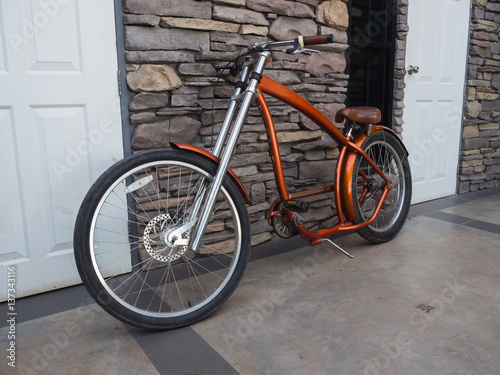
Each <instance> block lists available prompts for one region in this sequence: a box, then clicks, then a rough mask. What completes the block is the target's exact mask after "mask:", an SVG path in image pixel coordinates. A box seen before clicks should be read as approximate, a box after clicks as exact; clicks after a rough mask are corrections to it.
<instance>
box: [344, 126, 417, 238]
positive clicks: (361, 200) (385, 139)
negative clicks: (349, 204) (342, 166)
mask: <svg viewBox="0 0 500 375" xmlns="http://www.w3.org/2000/svg"><path fill="white" fill-rule="evenodd" d="M361 149H362V150H363V151H365V152H366V153H367V154H368V156H369V157H370V158H371V159H373V161H374V162H375V163H376V164H377V166H378V167H379V168H380V169H381V170H382V171H383V172H384V174H385V175H386V176H387V177H388V178H389V179H390V180H391V181H392V188H391V190H390V191H389V193H388V195H387V197H386V200H385V202H384V204H383V206H382V208H381V210H380V212H379V215H378V216H377V219H375V221H374V222H373V223H372V224H370V225H369V226H367V227H364V228H361V229H359V230H357V233H358V234H359V235H360V236H361V237H363V238H364V239H366V240H367V241H369V242H372V243H383V242H387V241H390V240H392V239H393V238H394V237H396V235H397V234H398V233H399V232H400V230H401V228H402V227H403V225H404V223H405V221H406V218H407V217H408V212H409V210H410V202H411V192H412V183H411V171H410V164H409V162H408V158H407V155H406V150H405V149H404V147H403V146H402V145H401V142H400V141H399V140H398V139H396V137H395V136H394V135H393V134H391V133H389V132H387V131H376V132H374V133H372V134H371V135H370V136H369V137H367V138H366V139H365V141H364V142H363V144H362V145H361ZM352 186H353V194H352V199H353V204H354V210H355V212H356V219H355V220H354V223H355V224H360V223H363V222H365V221H367V220H369V219H370V218H371V217H372V214H373V212H374V211H375V208H376V206H377V203H378V202H379V200H380V197H381V195H382V192H383V190H384V187H385V183H384V182H383V180H382V178H381V177H380V176H379V175H378V174H377V173H376V172H375V170H374V168H373V167H372V166H370V164H368V162H367V161H366V160H365V159H364V158H363V157H362V156H361V155H358V156H357V157H356V160H355V162H354V170H353V177H352Z"/></svg>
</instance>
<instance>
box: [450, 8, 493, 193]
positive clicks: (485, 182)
mask: <svg viewBox="0 0 500 375" xmlns="http://www.w3.org/2000/svg"><path fill="white" fill-rule="evenodd" d="M472 1H473V8H472V25H471V33H470V56H469V69H468V81H467V94H466V110H465V121H464V130H463V138H464V139H463V144H462V155H461V162H460V167H461V168H460V186H459V192H460V193H467V192H469V191H475V190H478V189H485V188H492V187H495V186H498V185H499V182H500V95H499V90H500V43H499V36H500V0H488V1H487V0H472Z"/></svg>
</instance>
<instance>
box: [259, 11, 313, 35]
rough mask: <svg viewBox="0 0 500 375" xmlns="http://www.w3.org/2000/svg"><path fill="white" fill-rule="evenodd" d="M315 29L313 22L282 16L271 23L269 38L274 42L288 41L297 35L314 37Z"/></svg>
mask: <svg viewBox="0 0 500 375" xmlns="http://www.w3.org/2000/svg"><path fill="white" fill-rule="evenodd" d="M317 29H318V28H317V25H316V22H314V21H313V20H309V19H298V18H291V17H284V16H282V17H278V18H277V19H276V20H275V21H273V22H272V23H271V27H270V28H269V36H270V37H271V38H274V39H276V40H290V39H293V38H296V37H297V36H299V35H316V34H317V32H318V30H317Z"/></svg>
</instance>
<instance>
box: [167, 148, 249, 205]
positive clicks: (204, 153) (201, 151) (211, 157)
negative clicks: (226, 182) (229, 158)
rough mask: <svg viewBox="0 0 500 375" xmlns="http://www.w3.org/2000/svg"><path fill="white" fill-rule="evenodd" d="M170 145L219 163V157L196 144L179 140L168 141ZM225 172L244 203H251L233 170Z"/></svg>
mask: <svg viewBox="0 0 500 375" xmlns="http://www.w3.org/2000/svg"><path fill="white" fill-rule="evenodd" d="M170 146H171V147H172V148H175V149H176V150H186V151H190V152H194V153H196V154H198V155H201V156H203V157H205V158H207V159H208V160H210V161H211V162H212V163H214V164H217V165H218V164H219V163H220V159H219V158H218V157H217V156H215V155H213V154H211V153H210V152H208V151H207V150H204V149H202V148H200V147H198V146H194V145H190V144H187V143H180V142H170ZM227 172H228V174H229V178H231V180H232V181H233V182H234V184H235V185H236V187H237V188H238V191H239V192H240V194H241V196H242V197H243V200H244V201H245V203H246V204H248V205H252V200H251V199H250V196H249V195H248V193H247V190H246V189H245V186H243V183H242V182H241V180H240V179H239V178H238V176H236V174H235V173H234V171H233V170H232V169H231V168H228V170H227Z"/></svg>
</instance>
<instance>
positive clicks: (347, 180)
mask: <svg viewBox="0 0 500 375" xmlns="http://www.w3.org/2000/svg"><path fill="white" fill-rule="evenodd" d="M257 92H258V94H259V95H258V97H257V99H256V102H257V105H258V107H259V109H260V112H261V115H262V118H263V121H264V126H265V128H266V133H267V141H268V144H269V153H270V156H271V161H272V165H273V169H274V175H275V179H276V186H277V189H278V193H279V196H280V197H279V199H278V200H277V202H282V201H285V200H288V199H301V198H307V197H313V196H317V195H321V194H325V193H329V192H333V193H334V195H335V205H336V208H337V215H338V219H339V223H338V224H337V225H335V226H333V227H330V228H328V229H323V230H319V231H310V230H308V229H307V228H305V226H304V225H303V224H301V225H295V224H294V223H295V220H294V219H295V215H294V214H293V213H292V212H290V211H286V210H285V213H286V215H287V217H288V219H289V221H290V223H292V225H293V226H294V228H295V229H296V231H297V232H298V233H299V234H300V235H301V236H302V237H304V238H306V239H307V240H309V241H310V244H311V245H315V244H318V243H320V242H321V240H322V239H323V238H326V237H329V236H331V235H333V234H335V233H338V232H343V231H351V230H357V229H360V228H363V227H365V226H368V225H370V224H372V223H373V222H374V221H375V219H376V218H377V216H378V213H379V212H380V209H381V208H382V204H383V202H384V200H385V198H386V196H387V194H388V192H389V190H390V189H391V181H390V180H389V179H388V178H387V176H386V175H385V174H384V173H383V172H382V170H380V168H379V167H378V166H377V165H376V163H375V162H374V161H373V160H372V159H371V158H370V157H369V156H368V155H367V154H366V153H365V152H364V151H363V150H362V149H361V148H360V146H361V144H362V143H363V141H364V140H365V138H366V135H365V134H364V133H363V134H361V135H359V136H357V137H356V138H355V139H353V140H351V139H350V137H349V136H344V135H343V134H342V133H341V132H340V131H339V130H338V129H337V127H336V126H335V125H334V124H333V123H332V122H331V121H330V120H328V119H327V118H326V117H325V116H324V115H323V114H322V113H321V112H320V111H318V110H317V109H316V108H315V107H314V106H313V105H312V104H310V103H309V102H308V101H307V100H305V99H303V98H302V97H301V96H300V95H298V94H296V93H295V92H293V91H292V90H290V89H288V88H287V87H285V86H283V85H281V84H280V83H278V82H276V81H273V80H272V79H270V78H268V77H266V76H262V80H261V82H260V85H259V86H258V88H257ZM263 94H268V95H270V96H272V97H274V98H276V99H278V100H280V101H282V102H283V103H286V104H288V105H290V106H291V107H293V108H295V109H296V110H298V111H299V112H301V113H303V114H304V115H306V116H307V117H308V118H310V119H311V120H312V121H314V122H315V123H316V124H317V125H318V126H319V127H320V128H321V129H323V130H324V131H325V132H326V133H327V134H328V135H329V136H330V137H332V138H333V139H334V140H335V142H337V144H338V147H339V150H340V155H339V158H338V161H337V166H336V170H335V181H334V184H333V185H331V186H325V187H319V188H315V189H310V190H306V191H302V192H296V193H292V194H290V193H288V189H287V187H286V183H285V177H284V173H283V166H282V163H281V156H280V153H279V148H278V139H277V135H276V129H275V126H274V122H273V119H272V116H271V112H270V110H269V106H268V104H267V102H266V99H265V98H264V95H263ZM381 129H385V128H383V127H381V126H377V127H374V129H373V130H372V131H377V130H381ZM357 155H361V157H363V158H364V159H365V160H366V161H367V162H368V163H369V164H370V165H371V166H372V167H373V168H374V170H375V171H376V172H377V173H378V174H379V175H380V176H381V177H382V178H383V179H384V181H385V182H386V186H385V188H384V191H383V194H382V196H381V198H380V201H379V202H378V204H377V207H376V209H375V211H374V213H373V216H372V217H371V218H370V219H369V220H367V221H365V222H363V223H360V224H353V221H354V220H355V218H356V213H355V210H354V205H353V201H352V194H353V191H352V190H353V187H352V186H351V185H352V183H351V181H352V173H353V168H354V161H355V158H356V156H357ZM275 203H276V202H275ZM274 206H275V204H273V206H272V207H271V209H270V211H269V220H270V218H271V215H273V208H274Z"/></svg>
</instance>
